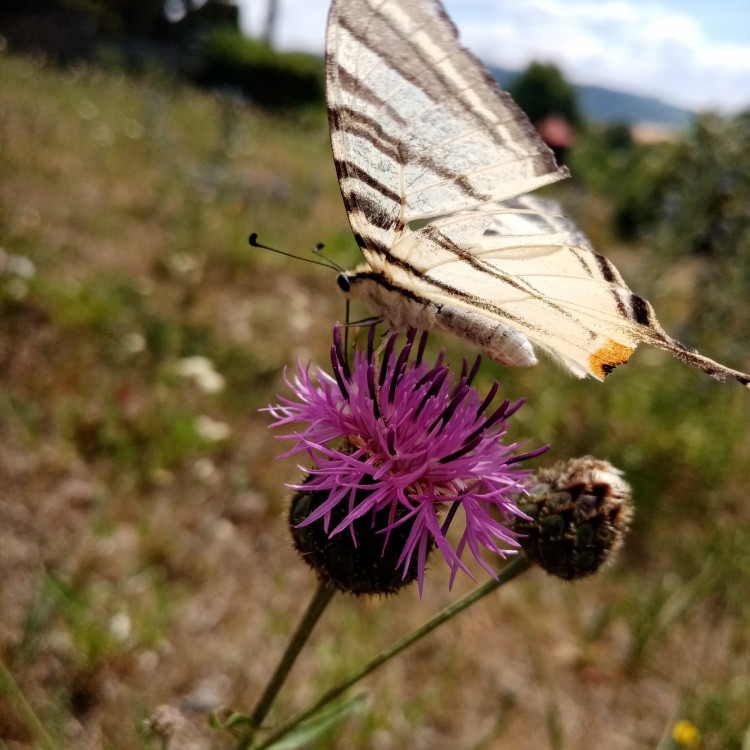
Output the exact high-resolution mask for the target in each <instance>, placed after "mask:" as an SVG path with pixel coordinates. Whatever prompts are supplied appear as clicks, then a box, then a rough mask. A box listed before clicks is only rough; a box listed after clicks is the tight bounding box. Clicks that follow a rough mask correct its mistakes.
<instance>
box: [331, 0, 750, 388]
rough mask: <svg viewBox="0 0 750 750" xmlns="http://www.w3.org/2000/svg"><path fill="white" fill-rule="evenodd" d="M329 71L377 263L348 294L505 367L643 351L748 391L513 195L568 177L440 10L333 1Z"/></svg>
mask: <svg viewBox="0 0 750 750" xmlns="http://www.w3.org/2000/svg"><path fill="white" fill-rule="evenodd" d="M326 70H327V96H328V112H329V121H330V127H331V143H332V148H333V155H334V160H335V162H336V168H337V171H338V175H339V183H340V186H341V192H342V195H343V198H344V203H345V206H346V209H347V212H348V214H349V220H350V223H351V225H352V229H353V231H354V235H355V238H356V240H357V243H358V245H359V247H360V248H361V250H362V253H363V255H364V256H365V259H366V261H367V265H366V266H364V267H360V268H359V269H357V270H356V272H354V273H352V274H347V275H345V276H344V277H342V278H341V279H340V285H341V286H342V288H344V290H345V291H346V292H348V293H350V294H352V295H354V296H357V297H360V298H362V299H364V300H365V301H367V302H368V303H369V304H371V305H372V306H373V307H374V308H375V309H376V311H377V312H378V314H379V315H380V316H381V317H382V318H383V319H385V320H388V321H390V322H391V324H393V325H394V326H395V327H398V328H403V327H407V326H411V327H415V328H430V327H437V328H440V329H443V330H448V331H451V332H453V333H456V334H458V335H460V336H463V337H464V338H466V339H468V340H469V341H472V342H473V343H475V344H477V345H478V346H480V347H481V348H482V349H484V351H485V352H486V353H487V354H488V355H489V356H491V357H492V358H494V359H496V360H497V361H499V362H501V363H503V364H511V365H528V364H534V363H535V362H536V358H535V356H534V353H533V349H532V346H531V344H530V343H529V340H531V341H532V342H533V343H534V344H535V345H538V346H541V347H542V348H543V349H545V350H546V351H548V352H550V353H552V354H553V355H554V356H555V357H557V358H558V359H559V360H560V361H561V362H563V363H564V364H565V365H566V366H567V367H568V368H569V369H570V370H571V371H572V372H573V373H575V374H577V375H579V376H585V375H593V376H594V377H597V378H600V379H601V378H604V377H605V376H606V375H607V374H608V373H609V372H611V371H612V369H613V368H614V367H616V366H617V365H619V364H623V363H625V362H627V361H628V359H629V357H630V355H631V354H632V353H633V350H634V349H635V348H636V346H637V345H638V344H639V343H640V342H644V341H645V342H647V343H650V344H653V345H654V346H657V347H660V348H662V349H666V350H668V351H670V352H672V353H673V354H675V355H676V356H678V357H679V358H680V359H682V360H683V361H685V362H687V363H688V364H690V365H692V366H694V367H697V368H699V369H701V370H703V371H705V372H707V373H709V374H710V375H712V376H713V377H716V378H718V379H720V380H723V379H725V378H726V377H733V378H735V379H737V380H739V381H740V382H741V383H743V384H744V385H746V386H748V385H749V384H750V376H748V375H745V374H744V373H741V372H738V371H736V370H731V369H729V368H726V367H724V366H723V365H720V364H718V363H716V362H713V361H712V360H710V359H708V358H706V357H703V356H701V355H700V354H698V353H697V352H695V351H693V350H692V349H689V348H688V347H685V346H684V345H682V344H680V343H679V342H677V341H675V340H674V339H672V338H670V337H669V336H668V335H667V334H666V333H665V332H664V331H663V329H662V328H661V326H660V325H659V323H658V322H657V320H656V317H655V315H654V312H653V309H652V308H651V305H650V304H649V303H648V302H646V301H645V300H643V299H642V298H641V297H639V296H637V295H636V294H634V293H633V292H632V291H631V290H630V289H629V288H628V287H627V285H626V284H625V282H624V281H623V280H622V278H621V276H620V274H619V273H618V272H617V270H616V269H615V268H614V266H613V265H612V264H611V263H610V262H609V261H607V260H606V259H605V258H604V257H603V256H601V255H598V254H597V253H596V252H594V251H593V249H592V248H591V247H590V245H589V244H588V242H587V241H586V240H585V238H584V237H583V236H582V235H581V233H580V232H579V231H578V230H577V229H576V228H575V227H574V225H573V224H572V223H571V222H570V221H568V220H567V219H566V218H564V217H563V216H562V215H561V213H560V212H559V209H558V208H557V207H556V205H554V204H548V203H545V202H542V201H540V200H539V199H532V198H530V197H528V196H526V197H524V198H521V199H518V198H517V199H516V200H514V201H508V200H507V199H509V198H513V197H514V196H518V195H520V194H522V193H525V192H527V191H529V190H534V189H536V188H538V187H541V186H543V185H546V184H548V183H550V182H554V181H555V180H558V179H561V178H563V177H565V176H567V172H565V171H564V170H561V169H559V168H558V167H557V165H556V164H555V161H554V158H553V157H552V154H551V152H550V151H549V149H547V147H546V146H545V145H544V144H543V143H542V142H541V140H540V139H539V137H538V136H537V135H536V133H535V131H534V129H533V128H532V126H531V124H530V123H529V121H528V119H527V118H526V116H525V115H524V114H523V113H522V112H521V111H520V110H519V109H518V107H517V106H516V105H515V104H514V103H513V102H512V100H511V99H510V97H509V96H508V94H506V93H505V92H501V91H499V89H498V88H497V85H496V84H495V83H494V81H492V79H491V78H490V76H489V74H488V73H487V71H486V70H485V69H484V67H483V66H482V65H481V63H480V62H479V61H478V60H477V59H476V58H475V57H474V56H473V55H471V53H469V52H468V51H466V50H465V49H463V48H462V47H461V46H460V44H459V43H458V38H457V34H456V31H455V28H454V27H453V25H452V23H451V22H450V20H449V19H448V17H447V15H446V14H445V11H444V10H443V8H442V6H441V5H440V3H439V2H437V0H410V1H409V2H406V1H405V0H334V2H333V4H332V7H331V12H330V16H329V22H328V38H327V56H326ZM503 201H504V202H503ZM433 217H442V218H437V219H436V220H434V221H432V222H431V223H429V224H427V225H426V226H425V227H423V228H422V229H419V230H418V231H412V230H411V229H410V228H409V222H411V221H414V220H418V219H426V218H433ZM749 387H750V386H749Z"/></svg>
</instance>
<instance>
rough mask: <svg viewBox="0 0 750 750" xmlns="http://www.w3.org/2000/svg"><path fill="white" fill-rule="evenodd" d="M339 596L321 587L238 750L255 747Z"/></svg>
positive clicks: (255, 711) (323, 586)
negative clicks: (255, 740) (304, 649)
mask: <svg viewBox="0 0 750 750" xmlns="http://www.w3.org/2000/svg"><path fill="white" fill-rule="evenodd" d="M335 593H336V589H335V588H334V587H333V586H331V585H330V584H328V583H323V582H321V583H320V584H319V585H318V590H317V591H316V592H315V596H314V597H313V598H312V601H311V602H310V604H309V605H308V606H307V611H306V612H305V614H304V616H303V618H302V621H301V622H300V624H299V625H298V626H297V630H296V631H295V633H294V635H293V636H292V639H291V640H290V641H289V644H288V645H287V647H286V651H284V655H283V656H282V657H281V661H280V662H279V665H278V666H277V667H276V671H275V672H274V673H273V677H271V680H270V681H269V683H268V685H267V686H266V689H265V691H264V692H263V695H262V696H261V697H260V700H259V701H258V704H257V705H256V707H255V710H254V711H253V713H252V715H251V717H250V725H251V729H250V731H248V732H247V733H246V734H244V735H243V736H242V737H241V738H240V742H239V744H238V745H237V750H246V749H247V748H249V747H250V746H251V744H252V741H253V736H254V734H255V730H256V729H258V728H259V727H260V726H261V724H262V723H263V720H264V719H265V718H266V716H267V714H268V712H269V710H270V708H271V705H272V704H273V702H274V700H275V698H276V696H277V695H278V693H279V690H281V686H282V685H283V684H284V681H285V680H286V678H287V677H288V676H289V672H290V671H291V669H292V666H293V665H294V662H295V660H296V659H297V657H298V656H299V653H300V651H301V650H302V647H303V646H304V645H305V643H307V639H308V638H309V637H310V634H311V633H312V630H313V628H314V627H315V623H317V621H318V619H319V618H320V616H321V615H322V614H323V612H324V611H325V608H326V607H327V606H328V604H329V602H330V601H331V599H332V598H333V595H334V594H335Z"/></svg>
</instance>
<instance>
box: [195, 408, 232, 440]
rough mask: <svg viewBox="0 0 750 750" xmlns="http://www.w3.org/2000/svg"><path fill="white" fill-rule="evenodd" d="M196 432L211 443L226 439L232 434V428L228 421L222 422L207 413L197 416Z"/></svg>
mask: <svg viewBox="0 0 750 750" xmlns="http://www.w3.org/2000/svg"><path fill="white" fill-rule="evenodd" d="M193 424H194V426H195V432H196V433H197V434H198V435H199V436H200V437H202V438H203V439H204V440H208V442H210V443H218V442H220V441H222V440H226V439H227V438H228V437H229V436H230V435H231V434H232V428H231V427H230V426H229V425H228V424H227V423H226V422H220V421H219V420H218V419H213V418H212V417H209V416H208V415H206V414H201V415H200V416H197V417H196V418H195V422H194V423H193Z"/></svg>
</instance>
